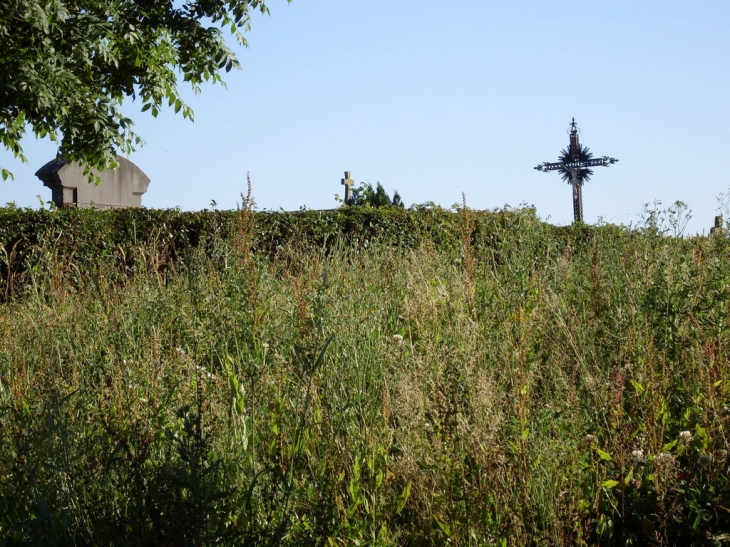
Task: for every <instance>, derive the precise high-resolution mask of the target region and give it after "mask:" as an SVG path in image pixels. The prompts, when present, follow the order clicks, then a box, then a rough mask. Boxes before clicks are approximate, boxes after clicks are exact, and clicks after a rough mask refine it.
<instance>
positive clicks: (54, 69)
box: [0, 0, 291, 179]
mask: <svg viewBox="0 0 730 547" xmlns="http://www.w3.org/2000/svg"><path fill="white" fill-rule="evenodd" d="M287 1H291V0H287ZM255 11H259V12H261V13H268V8H267V7H266V5H265V3H264V1H263V0H187V1H185V2H173V1H172V0H78V1H73V0H72V1H68V0H5V1H3V2H2V6H0V43H1V44H2V47H0V144H1V145H2V146H3V147H5V148H6V149H7V150H9V151H11V152H12V153H13V154H14V156H15V157H16V158H18V159H20V160H21V161H27V160H26V158H25V156H24V154H23V148H22V145H21V140H22V139H23V137H24V136H25V135H26V133H27V132H28V131H30V132H31V133H32V134H34V135H35V136H36V137H39V138H43V137H49V138H50V139H51V140H52V141H54V142H58V143H59V147H58V156H59V157H60V158H63V159H64V160H66V161H80V162H81V163H82V164H83V165H84V166H85V168H86V170H87V173H90V169H105V168H109V167H113V166H115V165H116V150H119V151H121V152H122V153H125V154H129V153H130V152H132V151H133V150H134V149H135V147H136V146H140V145H142V144H143V141H142V139H141V138H140V137H139V136H138V135H137V134H135V133H134V131H133V130H132V126H133V122H132V120H131V119H129V118H127V117H125V116H124V115H123V113H122V110H121V107H122V103H123V101H124V99H125V98H131V99H133V100H140V101H141V103H142V107H141V110H142V111H143V112H144V111H149V112H150V113H151V114H152V115H153V116H157V115H158V114H159V112H160V110H161V109H162V108H163V107H164V106H166V105H167V106H168V107H171V108H174V110H175V113H179V112H182V115H183V117H185V118H188V119H191V120H192V119H193V111H192V110H191V109H190V107H189V106H187V105H186V104H185V103H184V102H183V100H182V99H181V97H180V94H179V92H178V83H179V80H180V79H182V81H183V82H187V84H189V85H190V86H191V88H192V89H193V90H194V91H195V92H196V93H197V92H199V91H200V89H201V84H203V83H206V82H207V83H222V78H221V73H222V72H223V71H225V72H228V71H230V70H231V69H232V68H240V65H239V62H238V60H237V59H236V55H235V54H234V53H233V51H232V50H231V49H230V48H229V47H228V46H227V45H226V43H225V36H226V34H231V35H233V36H234V37H235V39H236V40H237V42H238V43H239V44H241V45H244V46H245V45H247V43H246V39H245V37H244V35H243V33H244V32H245V31H247V30H249V29H250V21H251V14H252V13H253V12H255ZM0 176H2V178H3V179H7V178H12V173H11V172H10V171H9V170H7V169H5V168H3V167H1V166H0Z"/></svg>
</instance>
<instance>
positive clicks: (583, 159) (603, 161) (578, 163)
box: [535, 118, 618, 222]
mask: <svg viewBox="0 0 730 547" xmlns="http://www.w3.org/2000/svg"><path fill="white" fill-rule="evenodd" d="M559 159H560V161H559V162H556V163H548V162H545V163H541V164H540V165H538V166H537V167H535V169H537V170H538V171H546V172H547V171H561V172H562V175H563V180H569V181H570V184H571V185H572V186H573V216H574V218H575V222H583V192H582V190H581V188H582V186H583V183H584V182H587V181H588V179H590V178H591V175H593V171H591V170H590V169H588V168H589V167H598V166H600V167H608V166H609V165H612V164H614V163H616V162H617V161H618V160H617V159H616V158H609V157H608V156H603V157H602V158H593V154H591V152H590V150H589V149H588V148H584V147H583V146H581V144H580V142H578V126H577V125H576V123H575V118H573V121H572V123H571V124H570V146H569V147H568V150H563V151H562V153H561V154H560V158H559Z"/></svg>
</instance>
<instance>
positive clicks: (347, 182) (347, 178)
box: [342, 171, 355, 205]
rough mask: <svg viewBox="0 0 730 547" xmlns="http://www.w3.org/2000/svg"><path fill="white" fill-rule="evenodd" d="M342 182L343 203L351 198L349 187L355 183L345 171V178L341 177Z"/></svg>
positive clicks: (348, 201) (347, 202) (348, 202)
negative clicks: (343, 187) (343, 188)
mask: <svg viewBox="0 0 730 547" xmlns="http://www.w3.org/2000/svg"><path fill="white" fill-rule="evenodd" d="M342 184H344V185H345V203H346V204H348V205H349V204H350V201H351V200H352V195H351V194H350V189H351V187H352V185H353V184H355V181H354V180H352V179H351V178H350V172H349V171H345V178H344V179H342Z"/></svg>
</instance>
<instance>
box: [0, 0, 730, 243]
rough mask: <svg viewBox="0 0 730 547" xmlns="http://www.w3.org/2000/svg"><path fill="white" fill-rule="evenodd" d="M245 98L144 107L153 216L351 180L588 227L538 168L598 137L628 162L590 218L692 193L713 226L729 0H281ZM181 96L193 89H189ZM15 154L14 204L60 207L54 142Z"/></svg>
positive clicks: (261, 38)
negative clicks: (53, 173) (54, 201)
mask: <svg viewBox="0 0 730 547" xmlns="http://www.w3.org/2000/svg"><path fill="white" fill-rule="evenodd" d="M269 5H270V9H271V15H270V17H265V16H259V15H257V16H255V17H254V20H253V22H252V27H253V28H252V30H251V32H250V33H249V34H248V36H247V38H248V40H249V43H250V47H249V48H248V49H241V48H239V49H237V50H236V51H237V53H238V55H239V58H240V61H241V64H242V65H243V70H241V71H235V72H233V73H230V74H228V75H227V76H226V77H225V80H226V82H227V88H223V87H221V86H208V87H205V88H204V89H203V92H202V93H201V94H200V95H197V96H195V95H192V94H190V93H187V92H186V97H187V99H188V103H189V104H190V105H191V106H192V107H193V109H194V110H195V122H194V123H191V122H189V121H188V120H184V119H183V118H182V116H175V115H174V114H173V113H172V111H167V112H164V113H163V114H161V115H160V116H159V117H158V118H156V119H155V118H152V117H151V116H150V115H149V114H148V113H144V114H142V113H139V108H140V105H139V104H138V103H137V104H135V103H129V105H127V107H126V108H127V113H128V115H130V116H131V117H132V118H133V119H134V120H135V121H136V129H137V132H138V133H139V134H140V135H141V136H142V137H143V138H144V139H145V141H146V143H147V144H146V146H145V147H143V148H141V149H139V150H138V151H137V152H135V153H134V154H133V155H132V156H131V160H132V161H133V162H135V163H136V164H137V165H139V166H140V167H141V168H142V169H143V170H144V171H145V172H146V173H147V174H148V175H149V177H150V178H151V179H152V182H151V184H150V187H149V191H148V192H147V194H146V195H145V196H144V197H143V204H144V205H146V206H148V207H155V208H168V207H180V208H182V209H184V210H198V209H204V208H209V207H210V201H211V200H216V202H217V203H218V208H222V209H228V208H234V207H235V206H236V203H237V202H239V201H240V193H241V192H243V191H245V179H246V172H247V171H248V172H250V173H251V177H252V179H253V184H254V196H255V199H256V202H257V204H258V207H259V208H260V209H273V210H277V209H280V208H281V209H285V210H295V209H299V208H300V207H302V206H306V207H308V208H332V207H336V206H337V203H336V202H335V200H334V195H335V194H336V193H339V194H340V195H342V194H343V188H342V186H341V185H340V179H341V178H342V176H343V172H344V171H345V170H348V171H352V173H353V176H354V178H355V180H356V181H357V182H358V183H359V182H361V181H365V182H370V183H373V184H375V183H376V182H378V181H379V182H381V183H382V184H383V186H384V187H385V188H386V190H388V191H389V193H391V194H392V191H393V190H398V191H399V192H400V194H401V196H402V197H403V200H404V202H405V204H406V205H410V204H412V203H423V202H426V201H434V202H436V203H438V204H440V205H443V206H445V207H449V206H451V205H452V204H454V203H456V202H460V201H461V193H462V192H464V193H465V194H466V199H467V204H468V205H469V206H470V207H472V208H476V209H493V208H501V207H502V206H504V205H505V204H509V205H512V206H519V205H520V204H523V203H524V204H531V205H534V206H535V207H536V208H537V213H538V215H539V216H540V217H541V218H542V219H544V220H548V221H549V222H552V223H555V224H568V223H570V222H571V221H572V215H573V212H572V202H571V191H570V187H569V186H568V185H567V184H565V183H564V182H562V181H561V179H560V176H559V175H557V174H556V173H549V174H546V173H540V172H537V171H535V170H534V169H533V167H534V166H536V165H537V164H539V163H542V162H544V161H555V160H556V159H557V156H558V154H559V153H560V151H561V150H562V149H563V148H565V147H567V145H568V134H567V131H568V128H569V124H570V121H571V118H572V117H575V119H576V122H577V123H578V126H579V128H580V129H581V136H580V138H581V143H582V144H584V145H586V146H588V147H589V148H590V149H591V151H592V152H593V153H594V155H595V156H603V155H607V156H613V157H616V158H619V160H620V162H619V163H618V164H616V165H613V166H611V167H608V168H601V167H598V168H596V169H595V174H594V177H593V178H592V180H591V181H590V182H588V183H587V185H586V186H585V188H584V190H583V198H584V211H585V219H586V221H587V222H589V223H595V222H597V221H598V219H599V218H603V219H604V221H606V222H613V223H620V224H629V223H632V222H633V223H636V222H637V221H638V220H639V215H640V212H641V210H642V208H643V205H644V204H645V203H651V202H653V201H654V200H661V201H662V202H663V203H664V205H665V206H666V205H669V204H671V203H672V202H674V201H675V200H683V201H685V202H686V203H687V204H688V205H689V206H690V208H691V209H692V211H693V219H692V221H691V224H690V230H691V231H692V232H701V231H702V230H703V229H704V230H707V229H708V228H709V227H710V226H711V225H712V220H713V216H714V214H715V213H716V210H717V206H718V203H717V199H716V198H717V196H718V194H721V193H728V192H730V174H729V173H728V168H729V167H730V165H728V162H727V159H728V158H729V157H730V154H729V153H728V151H729V150H730V106H729V105H730V102H729V101H730V70H729V68H730V67H729V66H728V65H729V63H730V32H729V31H728V26H729V25H730V2H728V1H727V0H717V1H715V0H682V1H677V0H656V1H649V0H625V1H623V0H612V1H597V0H596V1H594V0H581V1H578V0H575V1H573V0H570V1H567V0H532V1H526V0H524V1H521V0H509V1H507V0H503V1H501V0H500V1H496V0H495V1H487V0H450V1H449V2H436V1H432V0H387V1H386V0H294V1H293V3H291V4H287V3H286V2H285V1H284V0H269ZM181 85H182V84H181ZM24 146H25V150H26V154H27V156H28V158H29V161H30V163H29V164H28V165H22V164H20V163H18V162H17V161H16V160H13V158H12V156H11V155H10V154H9V153H7V152H6V151H0V164H2V165H3V166H5V167H7V168H10V169H11V170H12V171H14V173H15V175H16V179H15V181H6V182H1V183H0V184H1V186H0V202H2V203H4V202H8V201H15V202H16V203H17V205H19V206H37V205H38V199H37V198H36V197H35V196H36V195H41V197H42V199H44V200H50V190H48V189H46V188H45V187H43V186H42V183H41V182H40V181H39V180H38V179H36V178H35V176H34V172H35V170H36V169H38V168H39V167H40V166H41V165H43V164H44V163H45V162H46V161H48V160H49V159H51V158H53V157H54V155H55V148H54V145H53V144H51V143H49V142H37V141H34V140H33V139H32V138H28V139H26V141H25V142H24Z"/></svg>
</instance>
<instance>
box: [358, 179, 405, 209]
mask: <svg viewBox="0 0 730 547" xmlns="http://www.w3.org/2000/svg"><path fill="white" fill-rule="evenodd" d="M350 205H356V206H363V207H389V206H396V207H403V201H402V200H401V197H400V194H398V192H395V193H394V194H393V199H391V198H390V196H388V193H387V192H386V191H385V188H383V185H382V184H380V183H379V182H378V183H377V186H376V187H375V188H373V185H372V184H368V183H365V182H363V183H361V184H360V186H359V187H358V188H353V189H352V195H351V199H350Z"/></svg>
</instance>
